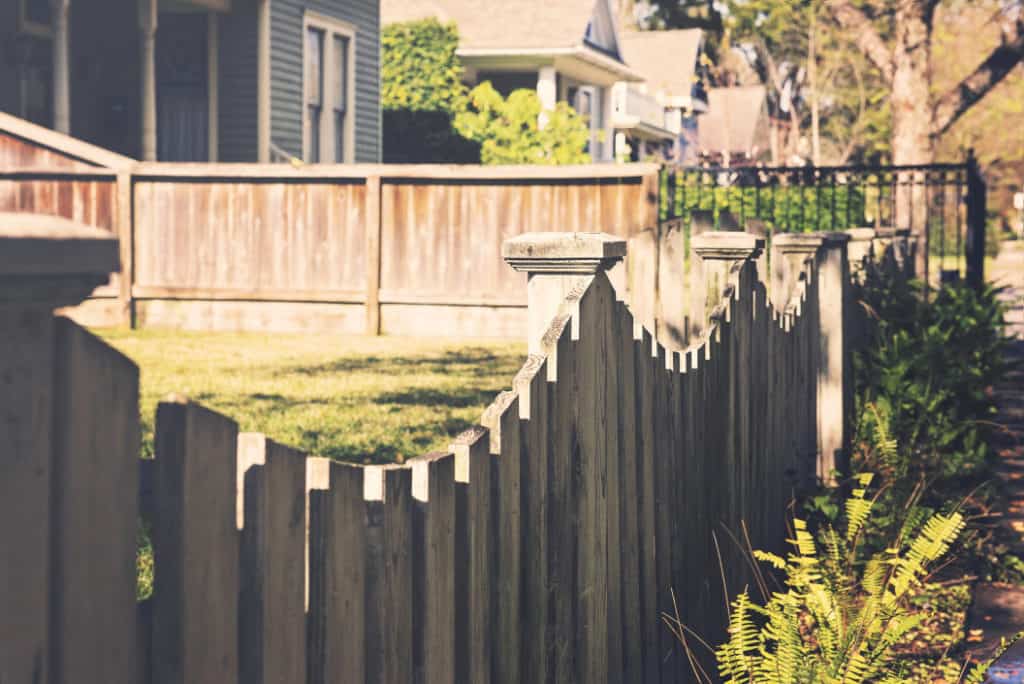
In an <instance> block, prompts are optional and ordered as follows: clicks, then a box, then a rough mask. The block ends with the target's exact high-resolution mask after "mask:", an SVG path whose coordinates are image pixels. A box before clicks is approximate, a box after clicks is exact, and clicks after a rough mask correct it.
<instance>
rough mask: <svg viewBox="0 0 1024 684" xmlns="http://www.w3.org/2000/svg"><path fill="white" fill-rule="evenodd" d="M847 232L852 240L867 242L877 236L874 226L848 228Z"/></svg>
mask: <svg viewBox="0 0 1024 684" xmlns="http://www.w3.org/2000/svg"><path fill="white" fill-rule="evenodd" d="M845 232H846V234H847V235H849V236H850V242H867V241H869V240H874V239H875V236H876V233H875V229H874V228H848V229H847V230H846V231H845Z"/></svg>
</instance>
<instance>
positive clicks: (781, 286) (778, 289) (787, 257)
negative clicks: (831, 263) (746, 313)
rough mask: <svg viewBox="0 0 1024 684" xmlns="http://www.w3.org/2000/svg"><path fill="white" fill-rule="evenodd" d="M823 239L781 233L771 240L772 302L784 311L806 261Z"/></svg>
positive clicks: (819, 236) (814, 235) (799, 234)
mask: <svg viewBox="0 0 1024 684" xmlns="http://www.w3.org/2000/svg"><path fill="white" fill-rule="evenodd" d="M824 242H825V238H824V237H822V236H821V235H820V234H817V233H782V234H780V235H776V236H775V238H774V239H773V240H772V252H774V254H773V256H772V264H773V266H772V289H771V296H772V301H773V302H775V308H777V309H778V310H779V311H785V310H786V308H787V307H788V306H789V300H790V298H792V296H793V291H794V290H795V289H796V285H797V282H799V279H800V274H801V272H802V271H803V269H804V263H805V262H806V261H807V259H809V258H812V257H814V255H816V254H817V253H818V250H819V249H821V246H822V244H824Z"/></svg>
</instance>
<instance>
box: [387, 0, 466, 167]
mask: <svg viewBox="0 0 1024 684" xmlns="http://www.w3.org/2000/svg"><path fill="white" fill-rule="evenodd" d="M458 46H459V33H458V30H457V28H456V27H455V24H453V23H448V24H442V23H440V22H439V21H438V20H437V19H434V18H430V19H423V20H418V21H408V22H401V23H396V24H388V25H387V26H385V27H384V28H383V30H382V31H381V109H382V114H383V124H384V136H383V145H384V150H383V153H384V161H385V162H388V163H427V162H437V163H475V162H478V161H479V159H480V152H479V146H478V145H476V144H474V143H472V142H470V141H467V140H465V139H464V138H462V137H461V136H460V135H459V134H458V133H457V132H456V131H455V130H454V129H453V128H452V121H453V119H454V117H455V115H456V113H458V112H461V111H463V110H464V109H465V108H466V103H467V100H468V93H467V89H466V86H465V85H464V84H463V83H462V72H463V68H462V61H461V60H460V59H459V57H458V55H456V54H455V51H456V49H457V48H458Z"/></svg>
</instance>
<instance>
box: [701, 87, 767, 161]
mask: <svg viewBox="0 0 1024 684" xmlns="http://www.w3.org/2000/svg"><path fill="white" fill-rule="evenodd" d="M766 95H767V90H766V89H765V87H764V86H763V85H754V86H742V87H735V88H710V89H709V90H708V112H707V114H704V115H702V116H701V117H700V118H699V119H698V120H697V133H698V138H697V139H698V146H699V147H700V149H701V150H702V151H706V152H729V153H741V154H748V153H750V152H751V151H752V150H753V148H755V147H757V148H760V149H762V150H763V149H765V148H766V147H767V140H766V139H767V133H768V131H767V111H768V110H767V108H766V105H767V100H766Z"/></svg>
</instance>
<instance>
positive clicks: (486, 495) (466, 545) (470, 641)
mask: <svg viewBox="0 0 1024 684" xmlns="http://www.w3.org/2000/svg"><path fill="white" fill-rule="evenodd" d="M450 450H451V452H452V453H453V454H455V482H456V489H455V494H456V500H455V501H456V504H455V505H456V510H455V518H456V528H455V534H456V537H455V549H456V554H457V558H456V573H455V589H456V592H458V593H459V594H461V597H460V596H459V595H457V596H456V598H455V603H456V611H457V612H456V621H455V680H456V681H457V682H474V683H477V682H479V683H480V684H487V683H488V682H490V681H491V665H492V663H493V660H494V652H495V643H494V637H495V630H494V625H495V611H496V609H497V594H496V592H495V584H494V579H495V566H494V562H495V559H494V556H495V553H496V547H497V546H498V539H497V535H496V530H497V518H496V517H495V512H496V510H497V508H496V507H495V506H494V501H495V493H496V488H495V485H496V483H497V471H496V469H495V468H494V462H493V461H494V459H493V457H492V456H491V453H490V434H489V432H488V431H487V429H486V428H484V427H481V426H475V427H472V428H470V429H469V430H467V431H466V432H464V433H462V434H461V435H459V436H458V437H457V438H456V439H455V441H454V442H453V443H452V445H451V447H450Z"/></svg>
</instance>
